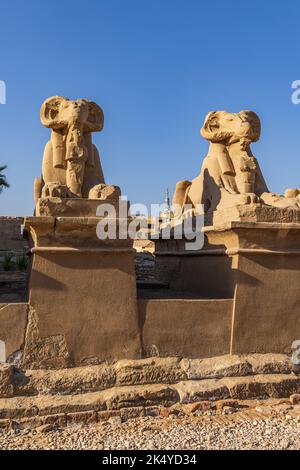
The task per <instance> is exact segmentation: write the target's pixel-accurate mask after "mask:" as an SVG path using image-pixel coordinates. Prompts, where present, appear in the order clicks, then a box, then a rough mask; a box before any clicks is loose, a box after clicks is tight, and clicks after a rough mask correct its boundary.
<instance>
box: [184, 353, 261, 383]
mask: <svg viewBox="0 0 300 470" xmlns="http://www.w3.org/2000/svg"><path fill="white" fill-rule="evenodd" d="M257 361H258V359H257ZM180 365H181V367H182V368H183V370H184V371H185V372H186V374H187V377H188V379H191V380H193V379H208V378H218V377H236V376H243V375H249V374H252V367H251V364H250V363H249V361H248V356H245V357H240V356H235V355H225V356H217V357H212V358H209V359H182V361H181V363H180Z"/></svg>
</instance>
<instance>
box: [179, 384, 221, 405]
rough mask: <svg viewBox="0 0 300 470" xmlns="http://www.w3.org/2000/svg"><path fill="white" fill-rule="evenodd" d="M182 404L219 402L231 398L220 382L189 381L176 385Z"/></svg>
mask: <svg viewBox="0 0 300 470" xmlns="http://www.w3.org/2000/svg"><path fill="white" fill-rule="evenodd" d="M176 390H177V391H178V393H179V395H180V401H181V403H190V402H193V401H200V400H208V399H210V400H217V399H220V398H228V397H230V394H229V390H228V388H227V386H226V385H225V384H223V383H222V382H221V381H220V380H216V379H208V380H197V381H196V380H189V381H185V382H180V383H179V384H177V385H176Z"/></svg>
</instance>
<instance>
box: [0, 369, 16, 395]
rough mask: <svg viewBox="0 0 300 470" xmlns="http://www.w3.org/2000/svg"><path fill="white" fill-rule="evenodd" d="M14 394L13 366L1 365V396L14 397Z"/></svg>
mask: <svg viewBox="0 0 300 470" xmlns="http://www.w3.org/2000/svg"><path fill="white" fill-rule="evenodd" d="M13 394H14V386H13V367H12V366H10V365H7V364H2V365H0V397H12V396H13Z"/></svg>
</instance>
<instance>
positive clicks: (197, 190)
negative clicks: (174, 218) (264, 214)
mask: <svg viewBox="0 0 300 470" xmlns="http://www.w3.org/2000/svg"><path fill="white" fill-rule="evenodd" d="M260 131H261V126H260V120H259V117H258V116H257V115H256V114H255V113H254V112H253V111H240V112H239V113H228V112H226V111H214V112H210V113H209V114H208V115H207V117H206V119H205V122H204V125H203V127H202V128H201V131H200V132H201V135H202V136H203V137H204V138H205V139H207V140H208V141H209V142H210V147H209V152H208V155H207V156H206V157H205V158H204V161H203V164H202V168H201V172H200V175H199V176H197V177H196V178H195V179H194V180H192V181H191V182H190V181H180V182H179V183H177V185H176V191H175V194H174V199H173V203H174V205H177V213H176V215H180V213H181V209H180V207H183V205H184V204H190V205H191V206H192V207H193V208H194V209H196V208H197V205H199V204H201V205H203V206H204V210H205V211H214V210H216V209H224V208H226V207H232V206H235V205H238V204H253V203H263V204H268V205H272V206H279V207H294V208H298V207H299V206H298V203H299V202H300V199H299V198H297V196H298V194H299V191H298V190H289V191H287V193H286V195H285V196H286V197H283V196H280V195H278V194H274V193H270V192H269V190H268V188H267V185H266V182H265V180H264V177H263V175H262V172H261V169H260V166H259V163H258V161H257V159H256V158H255V157H254V156H253V154H252V151H251V148H250V144H251V143H252V142H255V141H257V140H258V139H259V137H260ZM178 208H179V209H178ZM196 212H197V210H196Z"/></svg>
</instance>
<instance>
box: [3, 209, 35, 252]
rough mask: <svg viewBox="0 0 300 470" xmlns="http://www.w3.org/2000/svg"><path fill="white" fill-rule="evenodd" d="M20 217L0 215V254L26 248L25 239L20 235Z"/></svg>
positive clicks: (21, 219)
mask: <svg viewBox="0 0 300 470" xmlns="http://www.w3.org/2000/svg"><path fill="white" fill-rule="evenodd" d="M22 224H23V218H22V217H0V256H1V255H3V252H7V251H12V252H16V253H22V252H24V251H25V250H26V249H27V246H28V244H27V241H26V240H24V238H23V236H22V232H21V230H22Z"/></svg>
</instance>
